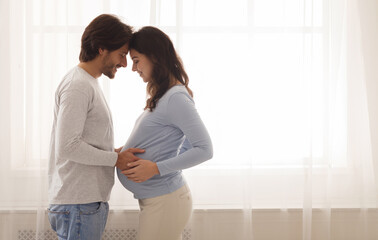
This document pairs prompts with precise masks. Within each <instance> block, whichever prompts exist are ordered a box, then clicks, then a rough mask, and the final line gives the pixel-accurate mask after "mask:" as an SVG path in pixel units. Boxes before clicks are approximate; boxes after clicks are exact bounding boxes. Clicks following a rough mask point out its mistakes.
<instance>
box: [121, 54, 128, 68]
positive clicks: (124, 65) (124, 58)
mask: <svg viewBox="0 0 378 240" xmlns="http://www.w3.org/2000/svg"><path fill="white" fill-rule="evenodd" d="M121 66H122V67H126V66H127V59H126V56H125V57H123V58H122V61H121Z"/></svg>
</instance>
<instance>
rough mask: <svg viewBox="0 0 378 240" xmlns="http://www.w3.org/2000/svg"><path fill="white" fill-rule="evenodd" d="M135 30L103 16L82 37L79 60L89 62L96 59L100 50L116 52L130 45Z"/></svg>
mask: <svg viewBox="0 0 378 240" xmlns="http://www.w3.org/2000/svg"><path fill="white" fill-rule="evenodd" d="M132 34H133V29H132V27H130V26H129V25H127V24H125V23H123V22H121V20H120V19H119V18H117V17H116V16H114V15H110V14H102V15H100V16H98V17H96V18H95V19H93V20H92V22H91V23H90V24H89V25H88V26H87V27H86V28H85V31H84V33H83V36H82V37H81V51H80V56H79V60H80V61H81V62H88V61H91V60H93V59H94V58H96V56H97V55H98V54H99V51H98V50H99V49H100V48H102V49H106V50H108V51H114V50H117V49H119V48H121V47H122V46H123V45H125V44H126V43H128V42H129V41H130V39H131V37H132Z"/></svg>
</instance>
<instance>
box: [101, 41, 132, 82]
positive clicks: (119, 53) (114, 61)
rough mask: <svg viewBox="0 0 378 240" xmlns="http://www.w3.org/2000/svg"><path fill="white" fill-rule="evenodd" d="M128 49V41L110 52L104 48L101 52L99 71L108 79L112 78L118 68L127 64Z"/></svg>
mask: <svg viewBox="0 0 378 240" xmlns="http://www.w3.org/2000/svg"><path fill="white" fill-rule="evenodd" d="M128 51H129V44H128V43H127V44H125V45H123V46H122V47H120V48H119V49H117V50H114V51H111V52H109V51H108V50H106V49H105V50H104V52H103V58H102V69H101V72H102V73H103V74H104V75H106V76H108V77H109V78H110V79H113V78H114V76H115V74H116V72H117V69H118V68H120V67H126V66H127V60H126V56H127V52H128Z"/></svg>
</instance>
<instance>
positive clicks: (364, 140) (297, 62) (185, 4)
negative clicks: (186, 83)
mask: <svg viewBox="0 0 378 240" xmlns="http://www.w3.org/2000/svg"><path fill="white" fill-rule="evenodd" d="M0 3H1V8H0V11H1V12H0V18H1V22H0V24H1V32H2V33H4V34H3V37H2V39H1V46H0V48H1V53H2V54H1V55H0V61H1V62H0V73H1V75H2V76H1V88H0V99H1V102H0V107H1V118H0V128H1V134H0V143H1V144H0V195H1V198H0V209H1V210H2V212H6V213H14V214H9V215H8V217H7V219H6V221H3V222H2V228H1V234H2V235H1V234H0V236H1V237H3V236H12V237H13V238H14V239H16V236H15V234H16V233H14V232H15V231H14V229H15V228H16V226H17V224H18V223H17V217H16V214H17V213H18V211H19V210H23V211H24V210H27V211H30V212H35V211H37V212H38V214H37V219H32V220H31V222H32V223H33V224H36V227H37V236H38V237H39V238H40V239H43V231H44V229H43V228H44V227H43V226H45V223H46V221H47V220H46V218H45V209H46V207H47V204H48V203H47V175H46V167H47V154H48V147H49V140H50V130H51V122H52V116H53V102H54V100H53V96H54V92H55V89H56V86H57V84H58V83H59V81H60V79H61V78H62V77H63V75H64V74H65V72H66V71H67V70H68V69H69V68H71V67H73V66H74V65H76V64H77V63H78V54H79V50H80V37H81V34H82V32H83V30H84V28H85V26H86V25H87V24H88V23H89V22H90V21H91V20H92V19H93V18H94V17H96V16H97V15H99V14H101V13H114V14H117V15H119V16H121V17H122V18H123V20H124V21H125V22H127V23H128V24H130V25H133V26H135V28H136V29H138V28H139V27H141V26H144V25H155V26H157V27H159V28H161V29H162V30H163V31H165V32H166V33H167V34H168V35H169V36H171V38H172V40H173V41H174V43H175V46H176V48H177V49H178V51H179V53H180V55H181V57H182V59H183V61H184V65H185V67H186V70H187V72H188V74H189V78H190V85H191V88H192V89H193V91H194V95H195V101H196V105H197V108H198V110H199V112H200V114H201V116H202V118H203V120H204V122H205V124H206V125H207V127H208V130H209V132H210V134H211V136H212V139H213V143H214V149H215V154H214V158H213V159H212V160H210V161H208V162H206V163H204V164H202V165H200V166H197V167H195V168H193V169H190V170H185V171H184V174H185V176H186V178H187V180H188V182H189V184H190V186H191V189H192V192H193V197H194V207H195V209H201V210H205V211H202V212H201V218H196V219H193V221H201V224H197V225H196V224H194V223H193V222H192V223H191V224H193V226H194V227H193V229H194V231H195V234H197V235H198V236H200V237H201V238H198V239H214V236H216V233H217V232H218V231H219V229H217V227H216V226H214V225H213V224H214V223H213V222H212V221H211V220H210V214H212V213H214V211H217V210H230V209H233V210H242V211H241V212H242V213H243V214H240V215H239V218H237V219H234V220H235V221H237V222H240V226H241V228H240V229H241V233H240V236H241V238H242V239H252V238H253V237H255V239H259V238H258V236H257V234H258V229H257V227H256V226H255V225H254V223H253V219H255V218H254V215H253V213H252V212H254V211H252V210H258V209H278V210H280V211H281V212H282V214H283V215H282V216H285V213H287V212H288V211H290V210H291V209H297V210H300V213H301V215H302V225H301V226H302V229H301V231H300V232H301V238H302V239H306V240H308V239H333V238H332V236H333V232H334V229H332V221H333V218H334V214H333V211H334V210H335V209H340V208H342V209H357V211H359V212H360V213H361V214H360V216H361V217H360V218H359V224H360V228H359V229H360V232H359V233H358V234H359V235H358V236H359V237H358V238H359V239H368V236H369V233H370V229H369V226H370V225H368V224H367V222H368V221H369V218H368V217H367V216H366V214H367V211H368V210H369V209H371V208H376V203H377V186H378V185H377V174H378V82H377V79H378V71H377V69H376V66H375V65H376V61H377V59H376V58H377V56H378V47H377V44H376V43H377V42H378V17H377V12H378V3H377V2H376V1H374V0H364V1H358V0H244V1H243V0H240V1H225V0H224V1H219V0H217V1H216V0H201V1H198V0H197V1H196V0H142V1H131V0H128V1H121V0H119V1H117V0H109V1H106V0H96V1H93V0H80V1H77V0H66V1H58V0H54V1H44V0H24V1H22V0H19V1H10V0H1V2H0ZM130 65H131V61H129V66H128V67H127V68H126V69H124V70H122V71H120V72H119V73H117V76H116V78H115V79H114V80H111V81H109V80H108V79H105V78H104V81H103V82H102V86H103V89H104V92H105V94H106V96H107V98H108V101H109V102H110V105H111V108H112V111H113V119H114V124H115V137H116V139H115V142H116V147H118V146H121V145H123V144H124V142H125V141H126V139H127V137H128V135H129V133H130V131H131V129H132V127H133V124H134V121H135V119H136V118H137V116H139V114H140V113H141V111H142V109H143V106H144V101H145V85H144V84H143V83H142V81H141V80H140V78H139V77H138V76H137V74H134V73H132V72H131V69H130ZM110 205H111V208H112V209H137V202H136V200H134V199H133V197H132V195H131V194H130V193H128V192H127V191H126V190H124V189H123V188H122V187H121V186H120V184H119V183H118V181H117V180H116V185H115V187H114V189H113V192H112V197H111V201H110ZM210 210H211V211H210ZM315 212H316V220H317V221H318V220H321V221H322V222H323V223H324V224H323V227H322V228H321V229H320V230H319V229H317V232H316V234H315V233H314V232H315V231H314V229H313V226H314V219H315V217H314V213H315ZM272 231H274V229H272ZM286 232H288V231H286ZM356 234H357V233H356ZM361 234H362V236H361ZM283 237H284V236H283ZM3 238H5V237H3ZM3 238H2V239H3ZM196 239H197V238H196Z"/></svg>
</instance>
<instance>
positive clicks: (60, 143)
mask: <svg viewBox="0 0 378 240" xmlns="http://www.w3.org/2000/svg"><path fill="white" fill-rule="evenodd" d="M89 108H90V98H89V96H88V95H87V94H85V93H84V92H82V91H80V90H65V91H63V92H62V93H61V94H60V98H59V112H58V115H57V129H56V145H55V152H56V153H57V157H58V158H66V159H69V160H70V161H74V162H77V163H80V164H86V165H96V166H114V165H115V163H116V161H117V157H118V154H117V153H115V152H110V151H105V150H101V149H98V148H96V147H94V146H91V145H90V144H88V143H86V142H84V141H83V139H82V133H83V130H84V124H85V121H86V119H87V113H88V111H89Z"/></svg>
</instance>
